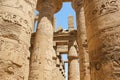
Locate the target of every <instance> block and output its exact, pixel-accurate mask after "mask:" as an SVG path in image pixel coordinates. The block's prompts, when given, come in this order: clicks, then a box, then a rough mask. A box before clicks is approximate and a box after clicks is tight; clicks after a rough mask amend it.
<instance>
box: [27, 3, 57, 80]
mask: <svg viewBox="0 0 120 80" xmlns="http://www.w3.org/2000/svg"><path fill="white" fill-rule="evenodd" d="M38 4H40V15H39V20H38V21H39V25H38V28H37V32H36V35H35V42H34V45H33V51H32V54H31V65H30V77H29V80H53V79H52V70H53V68H54V67H55V65H53V64H54V61H53V57H54V58H55V51H54V49H53V25H52V24H53V16H54V13H55V6H54V3H53V1H52V2H50V1H44V2H41V3H38Z"/></svg>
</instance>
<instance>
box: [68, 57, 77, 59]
mask: <svg viewBox="0 0 120 80" xmlns="http://www.w3.org/2000/svg"><path fill="white" fill-rule="evenodd" d="M68 58H69V59H79V57H78V56H68Z"/></svg>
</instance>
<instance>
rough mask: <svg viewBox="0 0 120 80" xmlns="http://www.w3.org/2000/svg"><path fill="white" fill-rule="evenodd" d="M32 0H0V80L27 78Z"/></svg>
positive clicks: (32, 19) (32, 14) (26, 79)
mask: <svg viewBox="0 0 120 80" xmlns="http://www.w3.org/2000/svg"><path fill="white" fill-rule="evenodd" d="M35 6H36V5H35V1H34V0H29V1H26V0H0V80H28V75H29V57H30V51H29V47H30V37H31V33H32V31H33V23H34V10H35Z"/></svg>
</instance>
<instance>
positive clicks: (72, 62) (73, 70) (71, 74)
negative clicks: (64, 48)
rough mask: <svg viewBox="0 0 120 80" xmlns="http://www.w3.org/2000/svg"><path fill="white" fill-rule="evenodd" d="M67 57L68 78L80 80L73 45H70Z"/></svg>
mask: <svg viewBox="0 0 120 80" xmlns="http://www.w3.org/2000/svg"><path fill="white" fill-rule="evenodd" d="M68 58H69V63H68V70H69V71H68V80H80V77H79V76H80V73H79V62H78V55H77V51H76V48H75V47H74V46H71V47H70V49H69V54H68Z"/></svg>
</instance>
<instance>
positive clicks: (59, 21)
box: [34, 2, 76, 80]
mask: <svg viewBox="0 0 120 80" xmlns="http://www.w3.org/2000/svg"><path fill="white" fill-rule="evenodd" d="M36 14H39V13H38V12H37V11H35V15H36ZM54 16H55V17H56V27H57V28H58V27H59V26H62V28H63V29H64V30H66V29H68V16H74V26H75V29H76V23H75V22H76V15H75V11H74V10H73V8H72V6H71V2H65V3H63V6H62V8H61V10H60V11H59V12H57V13H56V14H55V15H54ZM36 26H37V22H36V23H35V28H34V31H36ZM62 58H63V59H64V60H68V59H67V55H62ZM65 70H66V77H67V78H68V75H67V73H68V64H65ZM67 78H66V80H68V79H67Z"/></svg>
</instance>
